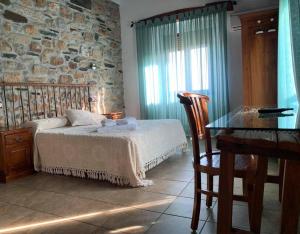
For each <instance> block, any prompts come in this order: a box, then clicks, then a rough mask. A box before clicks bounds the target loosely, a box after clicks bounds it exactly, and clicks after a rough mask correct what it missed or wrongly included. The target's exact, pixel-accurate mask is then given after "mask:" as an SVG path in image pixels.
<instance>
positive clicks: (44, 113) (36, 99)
mask: <svg viewBox="0 0 300 234" xmlns="http://www.w3.org/2000/svg"><path fill="white" fill-rule="evenodd" d="M92 87H93V85H91V84H50V83H4V82H2V83H0V88H1V99H2V109H3V118H2V122H4V124H5V125H6V127H12V126H18V125H20V124H22V123H24V122H25V121H28V120H34V119H43V118H49V117H55V116H63V115H64V114H65V111H66V110H67V109H85V110H89V111H91V102H92V98H91V88H92ZM2 124H3V123H2Z"/></svg>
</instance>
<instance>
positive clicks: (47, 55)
mask: <svg viewBox="0 0 300 234" xmlns="http://www.w3.org/2000/svg"><path fill="white" fill-rule="evenodd" d="M53 54H54V50H52V49H44V50H43V52H42V54H41V60H42V63H50V57H51V56H52V55H53Z"/></svg>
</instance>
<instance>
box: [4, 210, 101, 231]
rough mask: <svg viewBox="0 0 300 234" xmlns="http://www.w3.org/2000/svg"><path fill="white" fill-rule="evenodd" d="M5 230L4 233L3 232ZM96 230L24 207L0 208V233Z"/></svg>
mask: <svg viewBox="0 0 300 234" xmlns="http://www.w3.org/2000/svg"><path fill="white" fill-rule="evenodd" d="M5 230H6V231H5ZM96 230H97V228H96V227H95V226H93V225H87V224H83V223H80V222H75V221H73V220H67V219H63V218H62V217H58V216H54V215H50V214H46V213H42V212H36V211H33V210H30V209H28V208H25V207H20V206H14V205H7V206H2V207H0V232H1V233H94V232H95V231H96Z"/></svg>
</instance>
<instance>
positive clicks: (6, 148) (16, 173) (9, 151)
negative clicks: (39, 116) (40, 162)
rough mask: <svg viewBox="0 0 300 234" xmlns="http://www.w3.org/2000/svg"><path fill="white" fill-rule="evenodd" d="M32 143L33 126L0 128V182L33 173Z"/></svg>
mask: <svg viewBox="0 0 300 234" xmlns="http://www.w3.org/2000/svg"><path fill="white" fill-rule="evenodd" d="M32 145H33V137H32V132H31V128H15V129H9V130H8V129H0V182H3V183H7V182H9V181H11V180H14V179H16V178H19V177H23V176H26V175H31V174H33V172H34V169H33V157H32V152H33V149H32Z"/></svg>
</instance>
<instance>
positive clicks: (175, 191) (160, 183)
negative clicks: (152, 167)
mask: <svg viewBox="0 0 300 234" xmlns="http://www.w3.org/2000/svg"><path fill="white" fill-rule="evenodd" d="M187 184H188V183H187V182H181V181H171V180H158V179H155V180H153V185H152V186H148V187H144V188H142V190H144V191H149V192H154V193H163V194H167V195H174V196H177V195H179V194H180V193H181V192H182V190H183V189H184V188H185V187H186V186H187Z"/></svg>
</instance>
